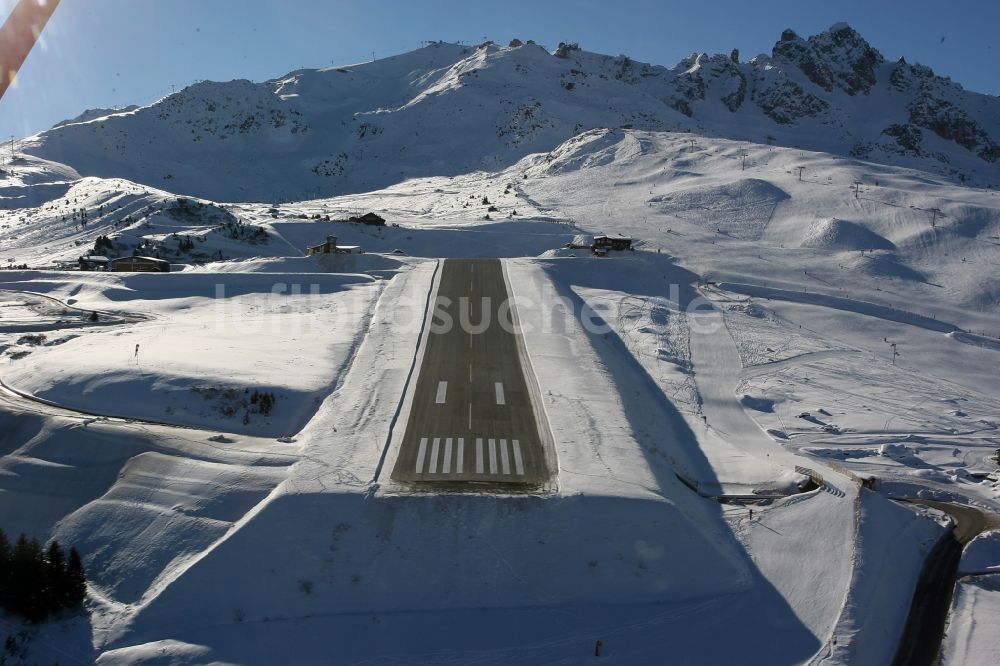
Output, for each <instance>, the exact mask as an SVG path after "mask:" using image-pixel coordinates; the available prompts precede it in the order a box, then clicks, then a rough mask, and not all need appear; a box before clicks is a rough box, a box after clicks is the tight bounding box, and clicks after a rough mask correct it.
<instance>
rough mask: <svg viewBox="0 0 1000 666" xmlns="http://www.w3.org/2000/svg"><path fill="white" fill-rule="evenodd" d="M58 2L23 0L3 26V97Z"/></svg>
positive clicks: (0, 94) (0, 51)
mask: <svg viewBox="0 0 1000 666" xmlns="http://www.w3.org/2000/svg"><path fill="white" fill-rule="evenodd" d="M58 6H59V0H19V1H18V3H17V6H16V7H14V11H12V12H11V13H10V16H8V17H7V20H6V21H5V22H4V24H3V27H2V28H0V99H2V98H3V96H4V93H6V92H7V88H9V87H10V85H11V84H12V83H13V82H14V77H15V76H17V73H18V72H19V71H20V70H21V66H22V65H23V64H24V59H25V58H27V57H28V53H30V52H31V49H32V47H33V46H34V45H35V42H37V41H38V38H39V37H40V36H41V34H42V30H43V29H44V28H45V24H46V23H48V21H49V17H50V16H52V13H53V12H54V11H55V10H56V7H58Z"/></svg>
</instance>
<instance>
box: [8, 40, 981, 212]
mask: <svg viewBox="0 0 1000 666" xmlns="http://www.w3.org/2000/svg"><path fill="white" fill-rule="evenodd" d="M109 114H110V115H109ZM594 128H635V129H641V130H653V131H688V132H694V133H697V134H701V135H703V136H714V137H722V138H730V139H736V140H746V141H752V142H755V143H766V144H773V145H783V146H794V147H801V148H807V149H811V150H822V151H825V152H830V153H834V154H840V155H850V156H853V157H857V158H860V159H864V160H870V161H874V162H879V163H885V164H894V165H902V166H908V167H914V168H919V169H922V170H929V171H934V172H937V173H940V174H943V175H945V176H947V177H948V178H949V179H952V180H955V181H960V182H967V183H970V184H980V185H988V186H989V185H997V184H1000V166H998V164H997V160H998V159H1000V143H998V142H1000V100H998V99H997V98H996V97H994V96H990V95H983V94H978V93H974V92H969V91H966V90H963V89H962V87H961V86H959V85H958V84H956V83H954V82H952V81H950V80H949V79H947V78H942V77H939V76H936V75H935V74H934V73H933V72H932V71H931V70H930V69H929V68H927V67H924V66H922V65H916V64H910V63H907V62H906V61H905V60H904V59H902V58H900V59H899V61H898V62H889V61H887V60H886V58H885V57H883V55H882V54H881V53H879V52H878V51H877V50H876V49H875V48H873V47H872V46H871V45H869V44H868V43H867V42H866V41H865V40H864V39H863V38H862V37H861V36H860V35H859V34H858V33H857V32H855V31H854V30H853V29H852V28H850V27H849V26H847V25H845V24H837V25H834V26H833V27H831V28H830V29H829V30H827V31H826V32H823V33H821V34H819V35H815V36H812V37H809V38H808V39H803V38H801V37H799V36H798V35H796V34H795V33H794V32H793V31H791V30H786V31H784V32H783V33H782V35H781V38H780V40H779V41H778V42H777V43H776V44H775V46H774V48H773V49H772V53H771V55H770V56H767V55H758V56H756V57H754V58H753V59H751V60H750V61H748V62H742V61H740V59H739V55H738V53H736V52H735V51H734V52H733V53H731V54H727V55H722V54H716V55H709V54H705V53H701V54H692V55H691V56H689V57H688V58H685V59H684V60H682V61H681V62H680V63H679V64H677V65H676V66H674V67H673V68H665V67H661V66H654V65H649V64H645V63H640V62H636V61H634V60H632V59H630V58H629V57H627V56H624V55H620V56H616V57H613V56H608V55H600V54H596V53H590V52H587V51H584V50H582V49H580V48H579V47H577V45H575V44H560V45H559V47H558V48H557V49H556V50H555V51H554V52H551V53H550V52H548V51H546V50H545V49H544V48H542V47H541V46H539V45H537V44H533V43H531V42H528V43H527V44H522V43H521V42H520V41H518V40H515V41H513V42H511V44H510V45H508V46H500V45H497V44H494V43H492V42H486V43H484V44H481V45H479V46H478V47H465V46H461V45H456V44H446V43H436V44H432V45H430V46H427V47H425V48H422V49H419V50H416V51H413V52H410V53H406V54H402V55H399V56H395V57H391V58H387V59H383V60H378V61H374V62H370V63H362V64H358V65H353V66H350V67H337V68H328V69H319V70H299V71H295V72H291V73H289V74H288V75H286V76H284V77H281V78H278V79H275V80H271V81H265V82H262V83H252V82H250V81H245V80H243V81H230V82H227V83H213V82H203V83H198V84H195V85H192V86H190V87H188V88H186V89H184V90H181V91H180V92H177V93H175V94H172V95H170V96H168V97H165V98H163V99H161V100H159V101H158V102H156V103H154V104H152V105H150V106H147V107H143V108H131V109H128V110H124V111H120V112H112V111H108V110H97V111H94V112H87V113H84V114H83V115H82V116H80V117H79V118H77V119H76V120H74V121H67V122H66V123H61V124H60V125H58V126H56V127H54V128H52V129H51V130H48V131H47V132H43V133H41V134H39V135H36V136H33V137H30V138H28V139H27V140H26V141H25V142H23V144H22V149H23V150H24V151H25V152H27V153H29V154H33V155H36V156H40V157H44V158H46V159H49V160H53V161H55V162H60V163H63V164H66V165H69V166H71V167H73V168H74V169H76V170H77V171H79V172H80V173H81V174H82V175H90V176H101V177H122V178H127V179H129V180H132V181H135V182H138V183H142V184H146V185H149V186H153V187H163V188H168V189H170V190H172V191H177V192H182V193H185V194H191V195H196V196H203V197H207V198H212V199H215V200H228V201H264V200H276V201H293V200H301V199H305V198H315V197H318V196H330V195H337V194H343V193H350V192H362V191H369V190H373V189H379V188H382V187H386V186H388V185H392V184H395V183H399V182H403V181H404V180H406V179H408V178H412V177H422V176H431V175H444V176H451V175H456V174H460V173H466V172H469V171H475V170H496V169H500V168H504V167H507V166H510V165H512V164H514V163H515V162H517V161H518V160H519V159H521V158H522V157H524V156H525V155H528V154H531V153H538V152H547V151H550V150H552V149H554V148H555V147H556V146H558V145H559V144H560V143H562V142H563V141H565V140H567V139H569V138H571V137H573V136H575V135H577V134H580V133H581V132H584V131H586V130H590V129H594ZM220 167H221V168H220Z"/></svg>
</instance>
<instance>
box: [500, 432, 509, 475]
mask: <svg viewBox="0 0 1000 666" xmlns="http://www.w3.org/2000/svg"><path fill="white" fill-rule="evenodd" d="M500 469H502V470H503V473H504V474H510V458H509V457H508V456H507V440H506V439H501V440H500Z"/></svg>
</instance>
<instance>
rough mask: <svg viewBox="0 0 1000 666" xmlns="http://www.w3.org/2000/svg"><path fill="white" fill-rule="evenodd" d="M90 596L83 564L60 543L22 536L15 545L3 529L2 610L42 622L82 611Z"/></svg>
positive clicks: (0, 547) (0, 546) (0, 541)
mask: <svg viewBox="0 0 1000 666" xmlns="http://www.w3.org/2000/svg"><path fill="white" fill-rule="evenodd" d="M86 596H87V579H86V574H85V572H84V569H83V561H82V560H81V559H80V553H79V552H77V550H76V548H70V550H69V553H68V554H67V553H66V551H65V550H63V547H62V546H61V545H59V542H58V541H52V542H51V543H49V545H48V546H42V544H41V543H40V542H39V541H38V539H34V538H32V539H29V538H28V537H27V536H25V535H24V534H22V535H21V536H20V537H18V539H17V542H16V543H14V545H13V546H12V545H11V543H10V541H9V540H8V539H7V535H6V534H5V533H4V531H3V530H0V607H2V608H3V609H4V610H5V611H7V612H8V613H12V614H14V615H20V616H21V617H23V618H24V619H26V620H27V621H28V622H31V623H38V622H42V621H44V620H45V619H47V618H48V617H49V616H50V615H53V614H55V613H58V612H59V611H61V610H69V609H78V608H80V607H82V606H83V601H84V599H85V598H86Z"/></svg>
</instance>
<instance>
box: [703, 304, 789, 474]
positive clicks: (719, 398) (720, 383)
mask: <svg viewBox="0 0 1000 666" xmlns="http://www.w3.org/2000/svg"><path fill="white" fill-rule="evenodd" d="M690 341H691V342H690V344H691V364H692V367H693V370H694V380H695V384H696V385H697V387H698V393H699V395H700V396H701V409H702V413H703V415H704V418H705V423H706V425H708V426H710V427H711V428H712V429H714V430H715V431H716V432H717V433H719V434H720V435H721V436H722V437H723V438H724V439H726V440H727V441H728V442H730V443H731V444H732V445H733V446H735V447H736V448H738V449H741V450H743V451H744V452H746V453H748V454H750V455H752V456H754V457H756V458H758V459H761V460H765V461H766V462H768V463H771V464H772V465H776V466H782V467H786V468H787V470H788V472H789V473H791V472H792V470H794V469H795V467H796V465H803V464H804V462H803V460H804V459H803V458H800V457H798V456H796V455H795V454H792V453H789V452H787V451H785V450H783V449H782V448H781V447H780V446H778V445H776V444H775V442H773V441H772V440H771V439H770V438H769V437H768V436H767V435H765V434H764V433H763V431H761V429H760V428H759V427H758V426H757V424H756V423H755V422H754V421H753V419H751V418H750V417H749V416H748V415H747V414H746V412H745V411H743V407H742V405H741V404H740V402H739V400H737V398H736V393H735V391H736V387H737V386H738V385H739V383H740V380H741V377H742V373H743V364H742V362H741V361H740V355H739V351H738V350H737V348H736V343H735V342H734V341H733V338H732V336H730V335H729V331H728V329H727V328H726V324H725V321H724V319H723V315H722V312H720V311H719V310H718V309H717V308H716V307H715V306H714V305H713V306H712V309H711V310H708V309H707V307H706V306H705V305H702V306H701V307H699V308H698V310H697V311H696V312H693V313H692V314H691V337H690Z"/></svg>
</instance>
